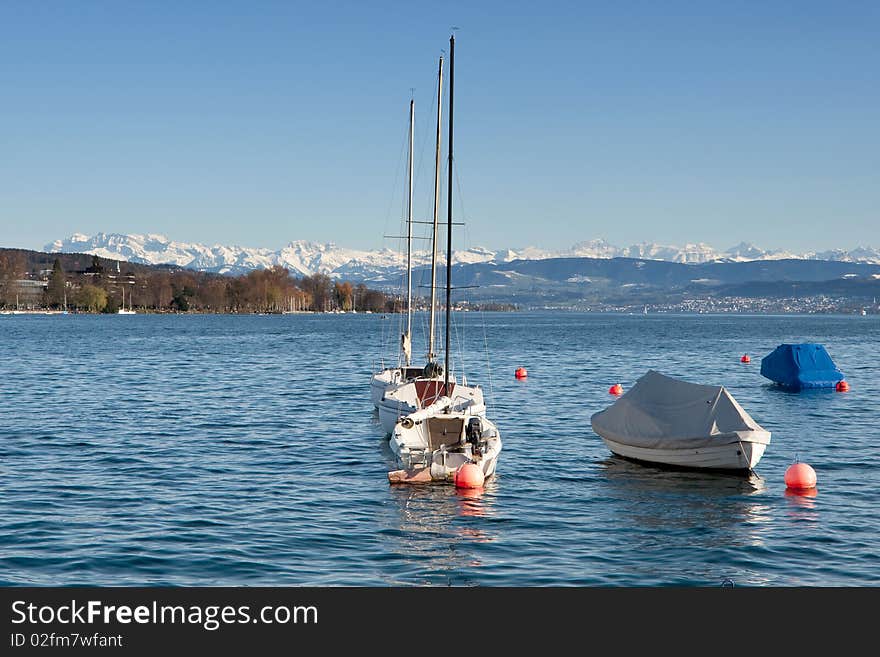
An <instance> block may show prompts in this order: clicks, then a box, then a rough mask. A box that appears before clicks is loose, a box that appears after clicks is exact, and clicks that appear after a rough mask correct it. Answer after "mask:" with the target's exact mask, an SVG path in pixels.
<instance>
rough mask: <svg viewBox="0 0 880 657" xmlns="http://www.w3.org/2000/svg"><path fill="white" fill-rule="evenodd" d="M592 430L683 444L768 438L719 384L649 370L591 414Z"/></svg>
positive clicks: (667, 445) (635, 441)
mask: <svg viewBox="0 0 880 657" xmlns="http://www.w3.org/2000/svg"><path fill="white" fill-rule="evenodd" d="M591 423H592V425H593V431H595V432H596V433H597V434H599V435H600V436H602V437H603V438H608V439H609V440H613V441H615V442H618V443H622V444H624V445H632V446H634V447H645V448H649V449H687V448H693V447H705V446H709V445H721V444H728V443H734V442H737V441H740V440H742V441H749V442H760V443H765V444H767V443H769V442H770V432H769V431H765V430H764V428H763V427H761V426H760V425H759V424H758V423H757V422H755V421H754V420H753V419H752V418H751V416H750V415H749V414H748V413H746V412H745V411H744V410H743V408H742V407H741V406H740V405H739V404H738V403H737V401H736V400H735V399H734V398H733V397H732V396H731V394H730V393H729V392H727V390H726V389H725V388H724V387H723V386H706V385H700V384H696V383H688V382H686V381H681V380H679V379H672V378H670V377H668V376H664V375H663V374H660V373H659V372H655V371H654V370H649V371H648V373H647V374H645V375H644V376H643V377H641V378H640V379H639V380H638V381H636V384H635V385H634V386H633V387H632V388H631V389H630V390H629V391H628V392H627V393H626V394H624V395H623V396H622V397H620V398H619V399H618V400H617V401H616V402H614V404H612V405H611V406H609V407H608V408H606V409H605V410H604V411H600V412H598V413H596V414H594V415H593V417H592V418H591Z"/></svg>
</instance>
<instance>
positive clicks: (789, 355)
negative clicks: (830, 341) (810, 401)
mask: <svg viewBox="0 0 880 657" xmlns="http://www.w3.org/2000/svg"><path fill="white" fill-rule="evenodd" d="M761 375H762V376H765V377H767V378H768V379H770V380H771V381H774V382H776V383H778V384H779V385H781V386H785V387H786V388H792V389H795V390H800V389H801V388H833V387H835V386H836V385H837V383H838V381H843V379H844V376H843V372H841V371H840V370H839V369H838V368H837V365H835V364H834V361H833V360H831V356H829V355H828V352H827V351H825V347H823V346H822V345H821V344H815V343H813V342H804V343H802V344H781V345H779V346H778V347H776V349H774V350H773V351H772V352H771V353H769V354H767V355H766V356H764V358H762V359H761Z"/></svg>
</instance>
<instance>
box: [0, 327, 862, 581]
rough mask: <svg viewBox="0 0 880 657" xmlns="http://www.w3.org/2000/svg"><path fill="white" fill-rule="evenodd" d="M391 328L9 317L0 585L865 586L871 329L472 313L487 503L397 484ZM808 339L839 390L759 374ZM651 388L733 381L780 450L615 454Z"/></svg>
mask: <svg viewBox="0 0 880 657" xmlns="http://www.w3.org/2000/svg"><path fill="white" fill-rule="evenodd" d="M398 319H399V318H398V317H391V316H388V317H384V318H383V316H382V315H378V314H374V315H283V316H198V315H162V316H160V315H137V316H84V315H68V316H50V317H47V316H0V368H2V370H0V481H2V487H0V488H2V496H0V584H4V585H18V584H31V585H68V584H97V585H168V584H170V585H318V586H324V585H333V586H335V585H367V586H387V585H393V586H410V585H437V586H446V585H464V586H469V585H478V586H500V585H505V586H506V585H515V586H547V585H554V586H569V585H574V586H607V585H611V586H646V585H661V586H663V585H697V586H720V585H721V584H722V583H723V582H725V580H728V579H729V580H731V581H732V582H733V583H735V585H737V586H765V585H769V586H800V585H804V586H877V585H878V584H880V551H878V549H877V546H878V545H880V522H878V517H880V515H878V512H877V507H878V503H880V474H878V472H880V401H878V400H880V381H878V378H880V377H878V374H880V371H878V358H877V353H878V347H880V318H878V317H871V316H869V317H857V316H853V317H831V316H797V317H794V316H788V317H767V316H761V317H747V316H724V315H715V316H709V315H699V316H663V315H647V316H642V315H637V316H625V315H602V314H597V315H590V314H575V313H561V312H559V313H486V314H477V313H467V314H462V315H461V316H459V318H458V319H457V321H456V326H457V331H456V336H455V343H456V344H459V345H460V346H461V349H462V350H463V353H461V356H462V359H461V360H462V362H464V364H465V365H466V366H467V367H466V369H465V372H466V373H467V374H468V377H469V380H470V382H471V383H482V384H483V385H484V387H485V388H486V391H487V398H488V401H489V402H490V411H489V414H490V417H491V418H492V419H493V420H494V421H495V422H496V423H497V424H498V426H499V428H500V430H501V431H502V435H503V439H504V450H503V452H502V454H501V457H500V460H499V464H498V474H497V476H496V477H495V478H494V479H493V480H491V481H490V482H489V483H488V485H487V486H486V488H485V489H484V491H483V492H482V493H481V494H477V495H473V494H472V495H464V494H461V493H459V492H457V491H456V490H455V489H454V488H453V487H452V486H450V485H433V486H428V487H391V486H389V485H388V483H387V479H386V472H387V471H388V469H389V468H391V467H392V466H393V460H392V458H391V452H390V450H389V449H388V447H387V441H386V440H385V439H384V438H383V436H382V435H381V429H380V428H379V425H378V420H377V417H376V414H375V411H374V410H373V407H372V405H371V404H370V401H369V376H370V373H371V371H372V369H373V368H374V367H375V366H376V364H377V361H378V359H379V356H380V354H381V353H382V352H383V351H384V352H385V353H386V354H393V351H394V348H395V345H394V342H395V340H396V331H397V322H398ZM424 323H425V318H424V316H421V315H420V316H418V317H417V318H416V325H417V326H418V327H419V329H420V330H421V328H422V327H423V326H424ZM420 340H421V338H420V334H419V335H417V336H416V339H415V340H414V352H416V354H420V352H421V351H423V348H422V347H421V342H420ZM805 341H816V342H821V343H824V344H825V346H826V347H827V349H828V351H829V353H830V354H831V356H832V357H833V358H834V359H835V361H836V362H837V364H838V365H839V366H840V368H841V369H842V370H843V371H844V373H845V374H846V378H847V380H848V381H849V383H850V384H851V387H852V389H851V391H850V392H848V393H836V392H833V391H824V390H823V391H817V392H811V393H810V392H805V393H799V394H794V393H787V392H782V391H780V390H778V389H776V388H774V387H772V386H770V385H769V382H768V381H766V380H765V379H763V378H762V377H761V376H760V374H759V370H760V358H761V357H762V356H763V355H765V354H767V353H769V352H770V351H772V349H773V348H775V347H776V346H777V345H778V344H780V343H782V342H805ZM458 353H459V351H458V350H456V354H458ZM743 353H748V354H750V355H751V357H752V363H751V364H748V365H745V364H742V363H740V362H739V361H740V356H741V355H742V354H743ZM487 359H488V361H489V362H490V363H491V370H490V371H491V376H490V375H489V371H487ZM416 360H417V362H421V361H422V357H421V355H417V357H416ZM519 366H524V367H526V368H528V371H529V377H528V379H527V380H525V381H518V380H516V379H515V378H514V375H513V373H514V370H515V369H516V368H517V367H519ZM649 368H654V369H657V370H659V371H661V372H663V373H665V374H669V375H672V376H679V377H683V378H686V379H688V380H690V381H694V382H701V383H710V384H723V385H725V386H727V387H728V388H729V390H730V391H731V393H732V394H733V395H734V397H735V398H736V399H737V400H738V401H739V402H740V404H741V405H742V406H743V407H744V408H745V410H746V411H748V412H749V413H750V414H751V415H752V416H753V417H754V418H755V420H756V421H758V422H759V423H760V424H761V425H763V426H764V427H765V428H766V429H768V430H770V431H772V434H773V435H772V441H771V443H770V445H769V447H768V449H767V452H766V454H765V455H764V458H763V459H762V461H761V462H760V463H759V464H758V466H757V468H756V471H757V476H753V477H751V478H747V477H741V476H730V475H718V474H702V473H688V472H671V471H665V470H660V469H656V468H652V467H646V466H643V465H638V464H633V463H630V462H627V461H624V460H621V459H619V458H616V457H613V456H611V454H610V452H609V451H608V450H607V448H606V447H605V446H604V444H603V443H602V441H601V440H600V439H599V437H598V436H596V435H595V434H594V433H593V432H592V430H591V428H590V415H591V414H592V413H594V412H596V411H598V410H601V409H603V408H605V407H606V406H607V405H608V404H610V403H611V402H612V401H613V399H614V398H612V397H611V396H609V395H608V387H609V386H610V385H611V384H613V383H618V382H619V383H621V384H622V385H623V386H624V389H628V388H629V387H631V386H632V384H633V382H634V381H635V380H636V379H637V378H638V377H639V376H641V375H642V374H644V373H645V372H646V371H647V370H648V369H649ZM796 456H798V457H799V458H800V460H802V461H806V462H808V463H810V464H811V465H812V466H813V467H814V468H815V470H816V472H817V474H818V480H819V484H818V489H817V493H816V495H815V496H814V497H805V496H791V495H787V494H786V490H785V485H784V482H783V476H784V473H785V470H786V468H787V467H788V466H789V465H790V464H791V463H792V462H793V461H794V459H795V457H796Z"/></svg>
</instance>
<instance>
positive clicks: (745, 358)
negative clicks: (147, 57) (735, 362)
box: [739, 354, 752, 363]
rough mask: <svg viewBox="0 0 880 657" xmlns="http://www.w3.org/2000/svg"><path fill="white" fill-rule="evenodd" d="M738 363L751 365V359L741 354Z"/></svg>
mask: <svg viewBox="0 0 880 657" xmlns="http://www.w3.org/2000/svg"><path fill="white" fill-rule="evenodd" d="M739 362H740V363H751V362H752V359H751V358H749V355H748V354H743V356H742V358H740V359H739Z"/></svg>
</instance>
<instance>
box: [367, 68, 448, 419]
mask: <svg viewBox="0 0 880 657" xmlns="http://www.w3.org/2000/svg"><path fill="white" fill-rule="evenodd" d="M442 97H443V58H442V57H441V58H440V65H439V70H438V73H437V140H436V146H435V157H434V215H433V217H434V218H433V237H432V239H431V244H432V252H431V309H430V325H429V329H428V351H427V354H426V363H425V366H424V367H412V340H411V336H412V224H413V220H412V207H413V206H412V184H413V173H412V170H413V117H414V107H415V105H414V103H413V101H412V100H411V101H410V115H409V118H410V123H409V126H410V131H409V136H410V139H409V152H410V156H409V197H408V203H407V226H408V230H407V259H406V271H407V275H406V278H407V304H406V307H407V328H406V333H404V334H403V335H402V336H401V352H402V355H403V357H404V359H405V365H404V367H397V368H390V369H385V370H383V371H382V372H379V373H378V374H374V375H373V378H372V380H371V381H370V392H371V397H372V401H373V405H374V406H375V407H376V408H377V409H378V411H379V422H380V423H381V425H382V428H383V429H384V430H385V433H386V434H390V433H391V432H392V431H393V429H394V425H395V424H396V423H397V420H399V419H400V418H401V417H402V416H404V415H408V414H410V413H412V412H414V411H416V410H418V409H419V408H421V407H422V406H425V405H429V404H431V403H433V402H434V401H435V400H436V398H437V397H439V384H440V382H441V381H442V378H441V377H442V376H443V369H442V367H441V366H440V365H439V364H438V363H437V362H436V354H435V353H434V335H435V327H436V308H437V224H438V220H439V210H440V141H441V118H442ZM410 382H414V383H416V385H415V386H406V385H405V384H407V383H410Z"/></svg>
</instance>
